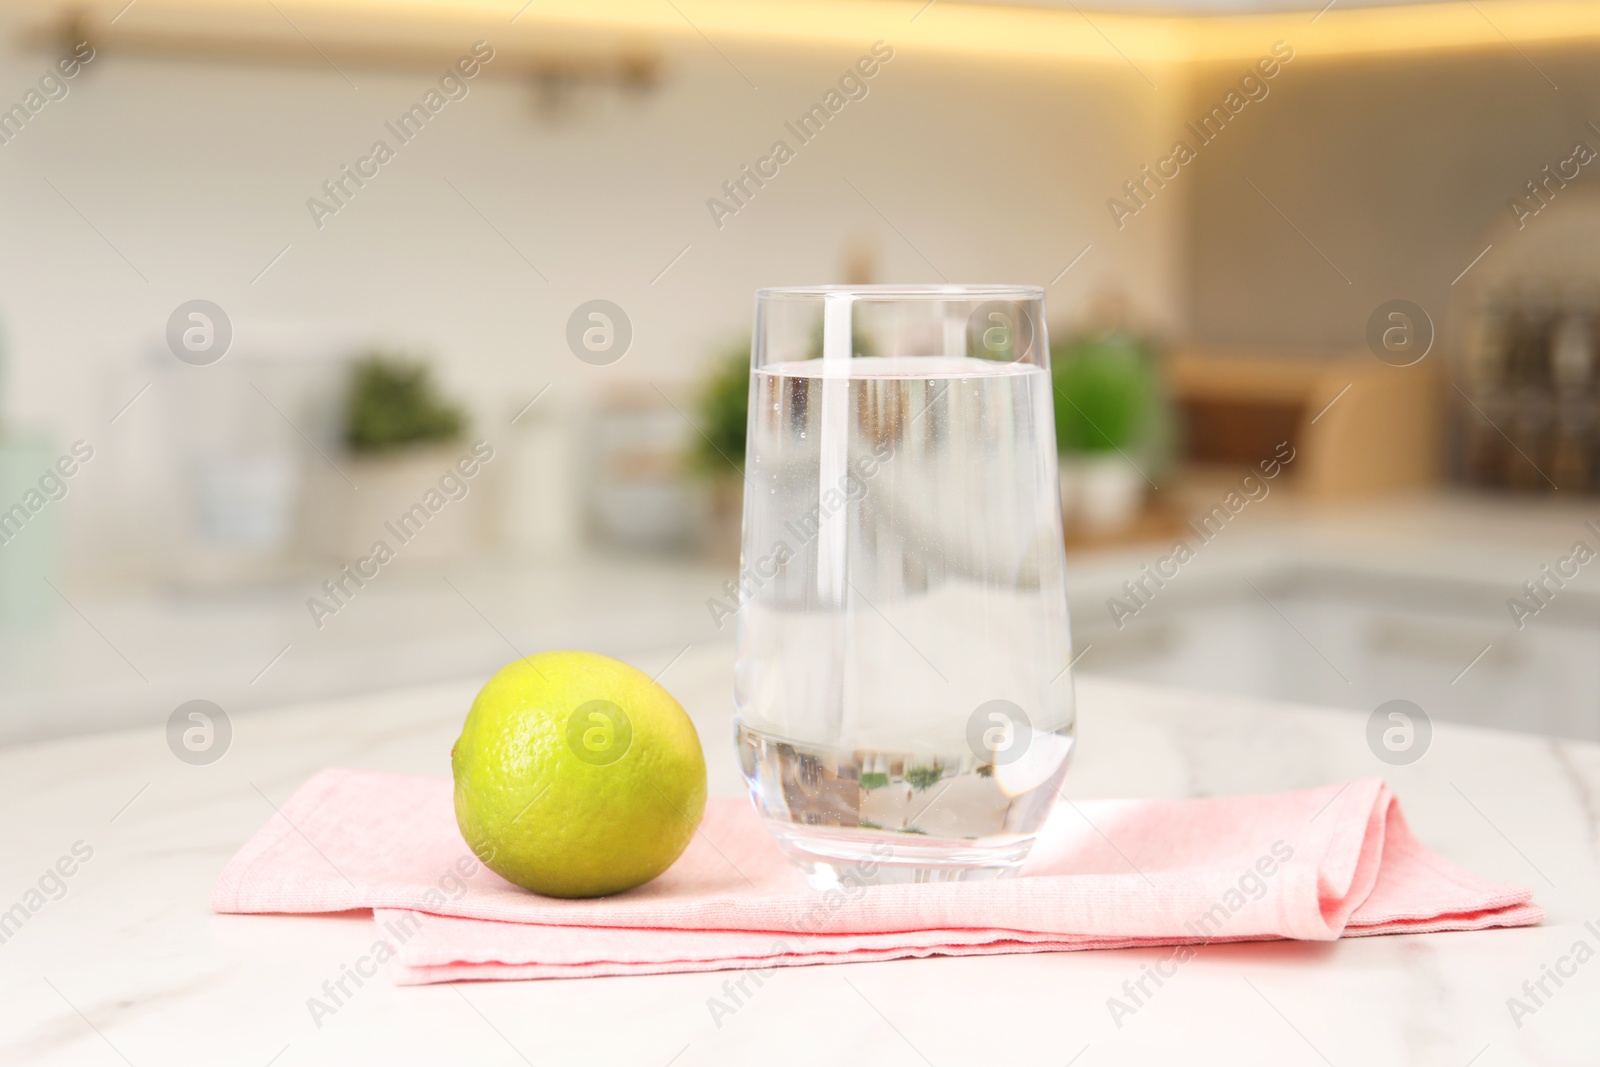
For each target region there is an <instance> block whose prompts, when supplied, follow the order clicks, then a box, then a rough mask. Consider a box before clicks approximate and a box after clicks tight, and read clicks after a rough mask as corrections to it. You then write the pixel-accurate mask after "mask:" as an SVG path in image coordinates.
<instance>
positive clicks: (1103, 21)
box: [10, 0, 1600, 66]
mask: <svg viewBox="0 0 1600 1067" xmlns="http://www.w3.org/2000/svg"><path fill="white" fill-rule="evenodd" d="M10 2H11V3H13V4H15V5H17V6H23V5H22V2H21V0H10ZM25 6H26V7H27V8H28V9H29V10H30V11H32V12H35V13H37V12H38V11H39V9H40V7H41V6H42V5H39V4H38V3H37V0H35V2H33V3H29V4H26V5H25ZM123 6H124V0H94V2H93V3H91V4H78V5H74V8H73V9H75V10H80V11H81V10H84V8H85V7H88V8H90V9H91V10H93V11H94V12H95V13H96V14H97V15H99V16H100V20H99V21H100V22H101V24H104V22H105V21H107V20H108V19H109V17H110V15H111V14H114V13H115V12H116V11H118V10H120V9H122V7H123ZM279 6H280V7H281V8H282V9H283V11H284V12H285V13H286V14H287V15H289V16H290V17H291V18H294V19H296V21H297V22H298V21H299V19H300V18H302V17H303V18H305V19H306V20H309V21H310V22H312V23H314V24H317V25H322V26H328V27H330V28H338V29H340V30H342V31H344V32H350V33H361V34H363V35H365V36H369V37H371V38H374V39H382V38H383V36H384V32H383V31H382V30H377V31H376V32H375V31H374V27H378V26H383V25H384V24H387V25H388V28H391V29H394V30H400V29H401V26H400V25H399V24H403V23H405V22H407V21H409V20H412V19H416V20H422V21H428V22H434V23H439V22H444V23H452V22H459V23H461V24H463V25H464V26H470V27H472V28H473V29H474V30H475V31H476V32H481V33H493V32H495V31H496V30H497V29H498V27H500V26H502V25H503V26H504V31H503V33H504V38H505V39H508V40H518V41H521V42H523V43H531V39H532V38H535V37H537V36H538V35H540V34H542V33H550V32H556V31H566V32H567V33H577V34H583V33H598V34H603V35H606V36H610V37H622V38H640V37H647V38H648V37H663V36H667V37H675V38H685V39H688V40H690V41H691V42H696V43H699V44H701V45H702V46H704V44H705V42H706V41H709V42H711V43H712V44H716V43H719V42H726V41H733V40H738V39H742V40H749V41H761V42H765V43H772V44H782V43H791V42H792V43H800V44H830V45H838V44H844V45H850V46H861V45H863V43H870V42H871V41H874V40H878V39H880V38H881V39H883V40H886V41H888V42H889V43H890V44H892V45H893V46H894V47H895V48H897V49H909V50H913V51H935V52H943V53H950V54H958V55H974V56H990V57H1013V58H1017V59H1036V60H1063V59H1065V60H1075V61H1101V62H1111V63H1132V64H1134V65H1137V66H1143V65H1145V64H1151V65H1160V64H1175V63H1188V62H1221V61H1232V60H1249V59H1253V58H1255V57H1256V56H1258V55H1261V54H1262V53H1263V52H1265V51H1266V49H1267V48H1268V47H1269V46H1270V45H1271V44H1272V42H1274V41H1277V40H1285V41H1288V42H1289V43H1290V44H1292V45H1293V46H1294V48H1295V50H1296V53H1297V54H1299V55H1301V56H1357V55H1372V54H1393V53H1403V52H1404V53H1421V52H1430V51H1448V50H1463V49H1507V50H1509V49H1510V48H1511V47H1512V46H1513V45H1516V46H1519V47H1520V46H1523V45H1535V46H1537V45H1552V44H1566V43H1581V42H1593V41H1597V40H1600V3H1596V2H1590V0H1476V2H1475V3H1467V2H1460V3H1436V4H1408V5H1400V6H1396V7H1365V8H1357V7H1344V6H1338V5H1335V6H1334V7H1332V8H1331V9H1328V10H1326V11H1325V12H1323V13H1322V14H1321V15H1320V16H1318V15H1317V13H1316V11H1314V10H1308V11H1297V12H1289V13H1274V14H1261V15H1221V16H1158V15H1136V14H1127V13H1114V12H1097V11H1094V10H1092V5H1090V4H1084V3H1080V4H1079V5H1078V7H1079V8H1081V9H1082V12H1081V13H1080V11H1079V10H1074V9H1073V8H1072V7H1071V6H1063V7H1060V8H1049V9H1046V8H1039V7H1003V6H991V5H986V4H985V5H976V4H963V3H959V2H957V0H935V2H934V3H932V4H931V5H930V4H926V3H925V0H672V2H670V3H669V2H668V0H532V2H531V3H528V2H527V0H279ZM257 8H259V3H258V0H142V2H141V3H139V4H138V5H137V6H135V7H133V8H132V9H131V10H129V11H128V12H127V13H126V15H125V20H127V21H129V22H130V23H133V24H137V23H140V22H142V21H144V20H146V19H149V20H151V21H156V22H159V21H166V22H167V23H168V24H169V25H170V24H172V22H173V21H174V19H178V18H181V13H182V12H184V11H190V12H196V13H200V12H203V13H204V14H205V15H206V16H209V17H210V18H212V19H214V18H216V17H218V16H223V17H226V16H227V15H229V14H231V13H233V12H237V13H238V14H240V15H241V16H244V15H246V14H247V13H248V15H249V16H250V17H251V18H254V16H255V15H256V14H257V10H256V9H257ZM230 9H231V11H230ZM63 10H66V9H65V8H63ZM513 17H515V22H514V23H513V21H512V19H513ZM1314 17H1315V21H1313V18H1314ZM308 32H309V31H308ZM702 38H703V39H704V40H702Z"/></svg>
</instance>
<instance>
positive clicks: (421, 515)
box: [303, 441, 487, 562]
mask: <svg viewBox="0 0 1600 1067" xmlns="http://www.w3.org/2000/svg"><path fill="white" fill-rule="evenodd" d="M471 453H472V447H471V445H470V444H469V443H467V442H465V441H462V442H452V443H451V444H448V445H438V446H427V447H424V448H409V449H402V450H400V451H396V452H392V453H380V454H378V455H369V456H363V455H351V454H349V453H345V454H343V455H336V456H333V457H332V458H333V461H334V462H335V463H337V464H338V470H337V471H335V470H332V469H329V468H328V465H327V464H326V463H323V464H321V466H322V468H323V469H322V470H321V471H318V472H317V476H316V477H315V478H313V479H312V480H311V484H310V485H309V486H308V492H307V494H306V498H305V506H304V511H303V519H304V524H303V528H304V529H305V531H306V541H307V544H308V547H309V548H310V549H311V550H312V551H313V552H314V553H315V554H317V555H320V556H331V557H334V558H335V559H337V560H339V561H342V562H349V561H350V560H353V559H357V558H359V557H362V556H365V555H367V554H368V553H369V552H370V551H371V550H372V547H373V545H374V544H375V543H377V542H379V541H382V542H384V543H385V544H387V545H388V546H389V548H390V549H391V550H392V551H393V552H394V554H395V558H396V559H404V560H407V561H411V562H437V561H440V560H449V559H454V558H458V557H460V556H461V555H463V554H465V553H466V552H468V551H470V550H471V549H472V548H474V547H476V546H477V544H478V542H479V536H478V535H479V525H480V523H479V514H480V508H479V505H480V503H481V498H482V496H483V493H484V490H485V488H486V486H485V483H486V481H487V479H485V478H484V477H483V472H482V465H481V464H480V465H479V469H478V471H477V473H476V474H475V476H474V477H471V478H465V477H462V476H461V475H460V472H459V471H458V470H457V468H456V463H457V461H458V460H460V459H462V458H463V457H467V458H469V459H470V458H472V455H471ZM341 472H342V473H341ZM447 475H453V477H449V478H447V477H446V476H447ZM346 478H348V481H347V480H346ZM352 483H354V484H353V485H352Z"/></svg>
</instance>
